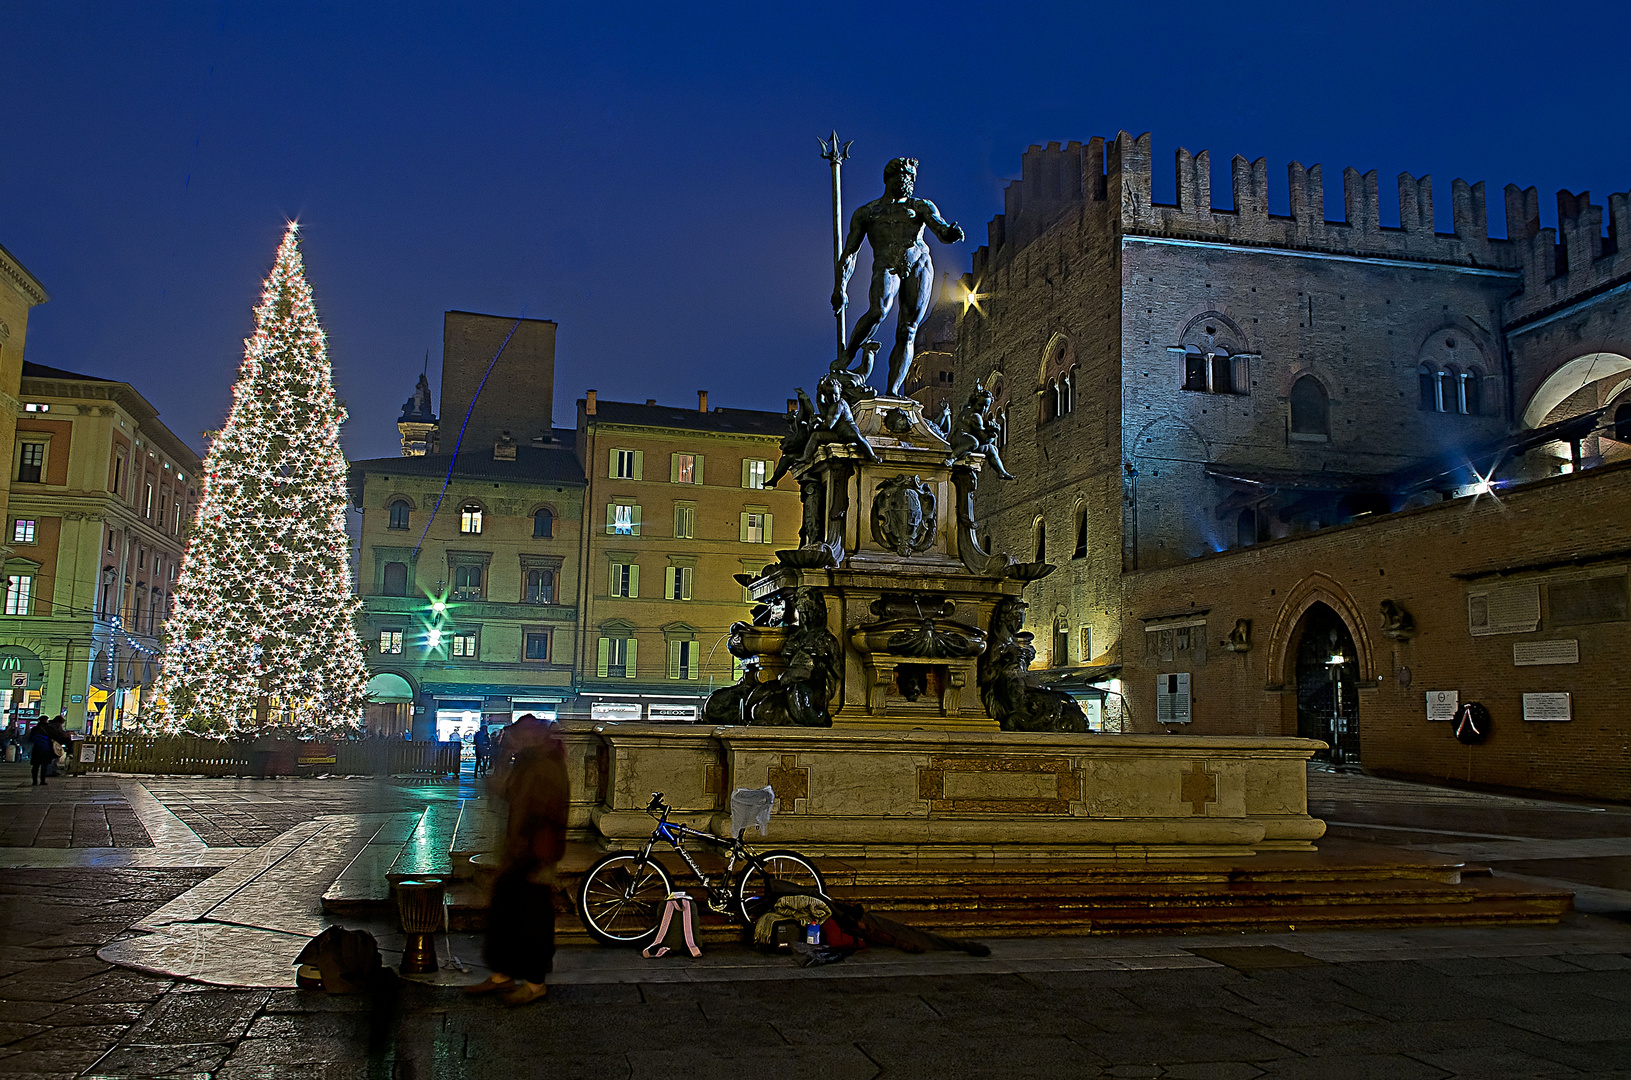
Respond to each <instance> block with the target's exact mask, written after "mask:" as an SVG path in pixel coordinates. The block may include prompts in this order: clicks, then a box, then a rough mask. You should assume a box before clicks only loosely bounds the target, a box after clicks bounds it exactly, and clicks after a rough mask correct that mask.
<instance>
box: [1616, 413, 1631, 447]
mask: <svg viewBox="0 0 1631 1080" xmlns="http://www.w3.org/2000/svg"><path fill="white" fill-rule="evenodd" d="M1614 437H1615V438H1616V439H1618V440H1619V441H1620V442H1631V404H1626V405H1621V406H1620V407H1619V408H1617V409H1615V410H1614Z"/></svg>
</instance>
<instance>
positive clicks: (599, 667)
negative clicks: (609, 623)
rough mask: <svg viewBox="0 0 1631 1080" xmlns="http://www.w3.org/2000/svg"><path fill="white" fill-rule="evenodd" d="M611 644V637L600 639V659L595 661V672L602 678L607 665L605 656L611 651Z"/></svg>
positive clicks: (604, 675)
mask: <svg viewBox="0 0 1631 1080" xmlns="http://www.w3.org/2000/svg"><path fill="white" fill-rule="evenodd" d="M611 645H612V641H611V638H601V639H600V659H599V660H598V661H596V667H595V674H596V675H599V676H600V677H601V678H602V679H604V678H605V677H606V668H607V666H608V661H607V658H606V657H607V653H609V652H610V651H611Z"/></svg>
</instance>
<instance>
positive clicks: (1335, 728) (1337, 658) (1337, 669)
mask: <svg viewBox="0 0 1631 1080" xmlns="http://www.w3.org/2000/svg"><path fill="white" fill-rule="evenodd" d="M1347 663H1348V658H1347V657H1346V656H1343V655H1342V654H1341V653H1340V652H1332V653H1331V658H1330V659H1329V660H1327V661H1326V662H1325V670H1326V671H1327V672H1329V673H1330V675H1331V764H1332V766H1334V767H1335V768H1336V770H1337V771H1338V772H1352V771H1353V765H1352V763H1351V762H1349V761H1348V750H1347V747H1346V746H1345V745H1344V742H1343V736H1344V735H1346V734H1347V733H1348V721H1347V718H1346V717H1344V716H1343V714H1342V669H1343V667H1344V666H1345V665H1346V664H1347Z"/></svg>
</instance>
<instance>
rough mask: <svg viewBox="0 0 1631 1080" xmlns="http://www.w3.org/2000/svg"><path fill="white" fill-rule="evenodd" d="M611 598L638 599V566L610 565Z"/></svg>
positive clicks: (634, 564)
mask: <svg viewBox="0 0 1631 1080" xmlns="http://www.w3.org/2000/svg"><path fill="white" fill-rule="evenodd" d="M610 592H611V595H612V596H628V597H638V596H639V595H640V564H639V563H617V562H614V563H612V580H611V590H610Z"/></svg>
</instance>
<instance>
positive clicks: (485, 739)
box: [470, 721, 493, 776]
mask: <svg viewBox="0 0 1631 1080" xmlns="http://www.w3.org/2000/svg"><path fill="white" fill-rule="evenodd" d="M470 741H471V744H472V745H473V746H474V748H475V751H476V769H475V772H473V773H472V774H471V775H472V776H480V775H481V774H482V771H483V769H484V768H485V769H486V770H487V771H488V772H491V771H492V765H491V764H490V761H491V756H492V751H493V745H492V744H493V740H492V737H491V736H490V735H488V734H487V724H486V722H485V721H483V722H482V725H481V726H480V727H478V728H477V729H476V735H475V738H473V739H471V740H470Z"/></svg>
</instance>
